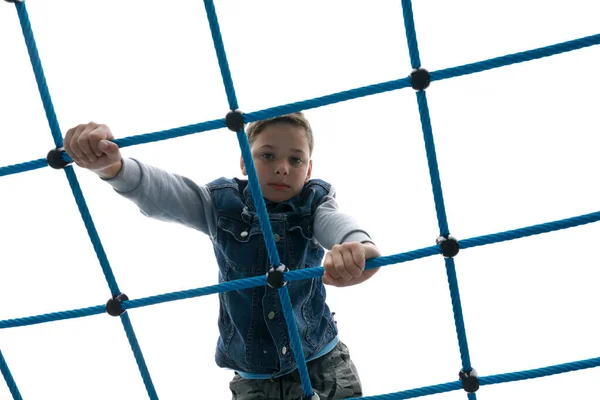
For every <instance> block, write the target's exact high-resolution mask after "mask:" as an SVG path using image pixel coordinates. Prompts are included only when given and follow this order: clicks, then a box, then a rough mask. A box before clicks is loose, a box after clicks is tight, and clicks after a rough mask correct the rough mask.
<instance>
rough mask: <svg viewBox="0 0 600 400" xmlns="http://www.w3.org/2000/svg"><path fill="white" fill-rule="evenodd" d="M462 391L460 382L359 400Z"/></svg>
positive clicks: (377, 399) (386, 399)
mask: <svg viewBox="0 0 600 400" xmlns="http://www.w3.org/2000/svg"><path fill="white" fill-rule="evenodd" d="M458 389H462V382H449V383H442V384H440V385H432V386H425V387H422V388H418V389H411V390H405V391H403V392H396V393H387V394H379V395H376V396H365V397H361V399H368V400H398V399H414V398H415V397H422V396H430V395H432V394H439V393H446V392H452V391H454V390H458Z"/></svg>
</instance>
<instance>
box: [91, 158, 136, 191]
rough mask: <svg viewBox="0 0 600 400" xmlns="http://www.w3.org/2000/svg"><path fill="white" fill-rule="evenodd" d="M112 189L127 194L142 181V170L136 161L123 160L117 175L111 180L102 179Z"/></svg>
mask: <svg viewBox="0 0 600 400" xmlns="http://www.w3.org/2000/svg"><path fill="white" fill-rule="evenodd" d="M100 179H102V180H103V181H105V182H107V183H109V184H110V185H111V186H112V187H113V189H115V190H116V191H117V192H120V193H127V192H131V191H133V190H135V189H136V188H137V187H138V186H139V185H140V183H141V181H142V169H141V167H140V165H139V164H138V163H137V161H135V160H133V159H130V158H123V167H122V168H121V170H120V171H119V173H118V174H117V175H115V176H114V177H112V178H109V179H104V178H100Z"/></svg>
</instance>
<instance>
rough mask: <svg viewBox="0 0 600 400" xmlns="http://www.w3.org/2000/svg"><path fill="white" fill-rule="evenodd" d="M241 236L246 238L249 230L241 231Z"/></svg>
mask: <svg viewBox="0 0 600 400" xmlns="http://www.w3.org/2000/svg"><path fill="white" fill-rule="evenodd" d="M240 236H241V237H243V238H245V237H246V236H248V232H247V231H244V232H242V233H240Z"/></svg>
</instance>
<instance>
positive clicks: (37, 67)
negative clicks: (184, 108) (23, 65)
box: [16, 3, 158, 400]
mask: <svg viewBox="0 0 600 400" xmlns="http://www.w3.org/2000/svg"><path fill="white" fill-rule="evenodd" d="M16 6H17V12H18V14H19V20H20V21H21V29H22V31H23V36H24V38H25V43H26V45H27V51H28V53H29V59H30V61H31V66H32V67H33V71H34V74H35V78H36V82H37V85H38V89H39V91H40V96H41V97H42V102H43V103H44V109H45V110H46V117H47V118H48V123H49V124H50V130H51V132H52V136H53V138H54V143H55V145H56V147H63V138H62V134H61V130H60V127H59V124H58V119H57V118H56V113H55V112H54V106H53V104H52V99H51V97H50V91H49V90H48V85H47V83H46V78H45V75H44V70H43V68H42V62H41V59H40V56H39V53H38V51H37V46H36V43H35V39H34V36H33V30H32V28H31V23H30V21H29V15H28V13H27V9H26V8H25V4H24V3H16ZM65 174H66V176H67V180H68V181H69V185H70V186H71V191H72V192H73V196H74V197H75V202H76V203H77V207H78V208H79V212H80V214H81V217H82V219H83V223H84V225H85V227H86V229H87V232H88V235H89V237H90V240H91V241H92V245H93V246H94V250H95V251H96V255H97V257H98V260H99V261H100V265H101V267H102V271H103V272H104V276H105V278H106V281H107V283H108V286H109V288H110V291H111V293H112V295H113V296H114V295H117V294H119V293H121V291H120V290H119V286H118V285H117V282H116V280H115V277H114V274H113V272H112V268H111V267H110V264H109V262H108V258H107V257H106V253H105V252H104V247H103V246H102V242H101V241H100V237H99V236H98V232H97V231H96V227H95V225H94V222H93V220H92V216H91V214H90V212H89V209H88V207H87V204H86V202H85V199H84V197H83V192H82V191H81V187H80V186H79V182H78V181H77V176H76V175H75V171H74V170H73V167H72V166H67V167H66V168H65ZM124 315H125V314H124ZM122 319H123V321H124V322H123V326H124V328H125V333H126V335H127V338H128V339H129V342H130V345H131V348H132V349H133V350H134V356H135V358H136V361H137V363H138V367H139V370H140V373H141V375H142V379H143V380H144V384H145V385H146V389H147V391H148V395H149V396H150V398H151V399H152V400H158V396H157V395H156V391H155V389H154V386H153V385H152V380H151V378H150V373H149V372H148V369H147V368H146V363H145V362H144V358H143V356H142V352H141V350H140V348H139V344H138V343H137V339H136V337H135V334H134V332H133V327H132V326H131V323H130V322H129V317H128V316H127V317H124V318H123V317H122Z"/></svg>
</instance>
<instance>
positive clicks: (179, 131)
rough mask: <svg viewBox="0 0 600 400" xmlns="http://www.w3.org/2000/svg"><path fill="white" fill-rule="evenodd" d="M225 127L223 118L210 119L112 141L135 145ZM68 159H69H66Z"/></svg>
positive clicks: (122, 144)
mask: <svg viewBox="0 0 600 400" xmlns="http://www.w3.org/2000/svg"><path fill="white" fill-rule="evenodd" d="M221 128H225V118H221V119H215V120H212V121H206V122H201V123H199V124H192V125H186V126H180V127H178V128H173V129H167V130H164V131H158V132H152V133H145V134H142V135H136V136H130V137H126V138H121V139H115V140H114V142H115V143H116V144H117V145H118V146H119V147H120V148H123V147H128V146H135V145H138V144H144V143H151V142H158V141H161V140H167V139H173V138H177V137H181V136H186V135H191V134H194V133H200V132H206V131H211V130H215V129H221ZM66 161H70V160H66Z"/></svg>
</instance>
